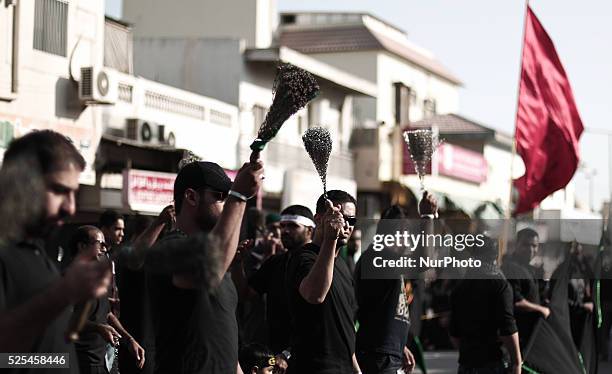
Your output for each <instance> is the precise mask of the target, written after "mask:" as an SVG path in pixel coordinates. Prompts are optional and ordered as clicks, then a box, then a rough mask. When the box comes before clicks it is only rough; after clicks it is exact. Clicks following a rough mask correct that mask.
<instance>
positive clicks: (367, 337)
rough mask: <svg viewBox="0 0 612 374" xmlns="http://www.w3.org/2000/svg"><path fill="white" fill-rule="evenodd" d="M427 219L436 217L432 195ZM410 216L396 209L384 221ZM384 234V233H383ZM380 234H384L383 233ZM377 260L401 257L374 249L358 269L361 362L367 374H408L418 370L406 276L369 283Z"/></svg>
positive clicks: (423, 210) (425, 208) (426, 201)
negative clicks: (410, 335) (411, 347)
mask: <svg viewBox="0 0 612 374" xmlns="http://www.w3.org/2000/svg"><path fill="white" fill-rule="evenodd" d="M419 211H420V214H421V215H423V216H426V215H427V216H429V215H432V216H436V215H437V213H438V208H437V202H436V200H435V198H434V196H433V195H432V194H429V193H427V192H425V194H424V195H423V199H421V202H420V203H419ZM409 216H410V215H409V212H408V211H406V210H405V209H403V208H402V207H400V206H397V205H394V206H392V207H390V208H389V209H387V210H386V211H385V212H384V213H383V214H382V217H381V221H380V224H381V225H380V226H379V227H383V225H384V226H385V229H386V224H385V220H401V219H407V218H408V217H409ZM379 231H384V230H382V229H381V230H379ZM379 233H380V232H379ZM374 257H383V258H385V259H397V258H399V257H400V254H399V253H397V252H396V251H395V250H394V249H392V248H387V247H385V248H383V249H382V250H381V251H374V250H372V248H371V247H370V248H369V249H368V250H367V251H365V253H364V254H363V255H362V256H361V258H360V259H359V261H358V262H357V266H356V269H355V294H356V296H357V303H358V305H359V310H358V313H357V320H358V321H359V330H358V331H357V359H358V361H359V366H360V367H361V369H362V370H363V373H364V374H395V373H397V371H398V370H399V369H404V371H405V372H406V373H410V372H412V370H413V369H414V364H415V362H414V357H413V356H412V353H411V352H410V350H409V349H408V348H407V347H406V346H407V344H408V343H409V342H408V333H409V327H410V315H409V310H408V308H409V304H408V300H407V297H406V292H405V288H404V287H405V284H404V279H403V277H402V276H398V277H397V278H393V279H367V278H369V277H364V273H366V272H368V270H366V269H364V267H372V263H373V261H374Z"/></svg>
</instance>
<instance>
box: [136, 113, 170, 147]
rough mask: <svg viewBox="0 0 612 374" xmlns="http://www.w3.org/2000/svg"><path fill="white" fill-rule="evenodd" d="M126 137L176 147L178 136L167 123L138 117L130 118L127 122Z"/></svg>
mask: <svg viewBox="0 0 612 374" xmlns="http://www.w3.org/2000/svg"><path fill="white" fill-rule="evenodd" d="M125 134H126V138H128V139H130V140H135V141H137V142H139V143H144V144H149V145H167V146H170V147H174V146H175V144H176V137H175V136H174V133H173V132H172V131H168V130H167V128H166V126H165V125H162V124H160V123H155V122H151V121H145V120H142V119H138V118H130V119H128V120H127V123H126V131H125Z"/></svg>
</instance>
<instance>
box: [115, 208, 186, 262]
mask: <svg viewBox="0 0 612 374" xmlns="http://www.w3.org/2000/svg"><path fill="white" fill-rule="evenodd" d="M175 221H176V213H175V211H174V205H168V206H167V207H165V208H164V209H163V210H162V211H161V213H160V214H159V216H158V217H157V218H156V219H155V220H154V221H153V222H152V223H151V225H150V226H149V227H147V229H146V230H145V231H143V232H142V233H141V234H140V235H138V237H136V239H135V240H134V242H133V243H132V251H131V252H130V254H129V257H128V260H127V265H128V267H129V268H130V269H131V270H138V269H140V268H142V266H143V265H144V262H145V257H146V254H147V250H148V249H149V248H151V247H153V245H154V244H155V242H156V241H157V239H158V238H159V235H160V234H161V233H162V231H163V230H164V229H165V228H166V227H171V226H172V224H173V223H174V222H175Z"/></svg>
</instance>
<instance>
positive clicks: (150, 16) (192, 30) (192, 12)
mask: <svg viewBox="0 0 612 374" xmlns="http://www.w3.org/2000/svg"><path fill="white" fill-rule="evenodd" d="M275 15H276V0H224V1H218V0H181V1H179V2H177V1H158V0H128V1H123V17H124V19H125V20H126V21H128V22H130V23H132V24H134V35H135V36H136V37H162V38H168V37H171V38H172V37H187V38H205V37H206V38H237V39H245V40H246V44H247V46H248V47H259V48H265V47H268V46H269V45H270V41H271V38H272V32H273V27H275V24H276V16H275Z"/></svg>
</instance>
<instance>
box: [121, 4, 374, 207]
mask: <svg viewBox="0 0 612 374" xmlns="http://www.w3.org/2000/svg"><path fill="white" fill-rule="evenodd" d="M239 3H240V6H238V2H236V1H228V2H218V1H200V2H198V4H197V5H196V4H192V6H190V7H187V6H185V7H171V6H170V5H168V4H164V3H161V2H155V3H151V2H148V1H144V0H143V1H137V0H134V1H130V2H124V8H123V10H124V12H123V14H124V17H125V19H126V20H127V21H129V22H131V23H133V27H134V50H135V58H134V67H135V71H136V73H137V74H138V75H142V76H144V77H146V78H148V79H152V80H156V81H158V82H161V83H164V84H168V85H171V86H175V87H179V88H182V89H186V90H190V91H193V92H195V93H199V94H202V95H206V96H210V97H215V98H217V99H219V100H223V101H225V102H228V103H230V104H232V105H235V106H237V107H238V109H239V114H238V116H239V123H240V133H239V135H238V147H234V148H230V147H229V146H228V148H227V150H226V152H236V153H237V155H238V159H239V160H247V159H248V157H249V154H250V150H249V148H248V146H249V144H250V143H251V142H252V141H253V140H254V139H255V137H256V133H257V129H258V127H259V125H260V124H261V123H262V122H263V119H264V117H265V114H266V112H267V111H268V108H269V107H270V105H271V103H272V84H273V80H274V76H275V69H276V65H277V63H278V61H282V62H288V63H291V64H293V65H295V66H298V67H301V68H303V69H305V70H307V71H309V72H310V73H312V74H313V75H314V76H315V78H316V79H317V81H318V82H319V85H320V86H321V93H320V95H319V96H318V97H317V98H316V99H315V100H313V102H312V103H311V104H309V105H308V106H307V107H306V108H304V109H303V110H301V111H300V112H298V113H297V114H296V115H294V116H293V117H292V118H290V119H289V120H288V121H287V123H286V124H285V125H284V126H283V128H282V129H281V131H280V132H279V134H278V136H277V137H276V138H275V139H274V140H273V141H272V142H271V143H270V144H269V145H268V146H267V148H266V150H265V151H264V152H263V153H262V158H263V161H264V163H265V164H266V179H265V181H264V186H263V190H264V194H263V199H262V204H261V206H262V207H263V208H265V209H271V210H279V209H281V208H282V207H283V206H287V205H290V204H296V203H300V204H306V205H309V206H310V207H311V208H314V204H315V202H316V199H317V198H318V196H319V195H320V194H321V193H322V192H323V189H322V186H321V182H320V179H319V177H318V175H317V174H316V172H315V170H314V167H313V165H312V163H311V161H310V159H309V158H308V155H307V154H306V152H305V151H304V148H303V145H302V140H301V135H302V134H303V133H304V132H305V131H306V129H308V128H309V127H312V126H316V125H322V126H325V127H327V128H328V129H329V130H330V132H331V134H332V138H333V140H334V144H333V150H332V155H331V159H330V163H329V169H328V186H329V188H337V189H343V190H346V191H348V192H350V193H352V194H356V192H357V184H356V182H355V178H354V166H353V158H352V153H351V151H350V149H349V142H350V140H351V133H352V129H353V128H354V126H355V123H356V120H355V118H354V113H355V111H354V110H353V103H354V101H355V100H359V99H360V98H363V97H369V98H372V99H374V98H375V97H376V95H377V94H378V89H377V86H376V84H375V83H373V82H371V81H369V80H367V79H364V78H363V77H360V76H357V75H355V74H352V73H350V72H347V71H346V70H345V69H343V68H342V67H338V66H334V65H331V64H328V63H325V62H322V61H320V60H318V59H315V58H313V57H311V56H308V55H306V54H303V53H300V52H298V51H296V50H294V49H291V48H288V47H286V46H282V45H280V46H279V45H278V44H277V43H275V42H274V40H273V37H274V32H275V22H273V21H274V19H276V16H274V17H273V18H274V19H273V20H272V22H271V21H270V20H271V18H270V16H269V15H270V14H274V15H276V10H275V2H274V1H267V0H265V1H262V0H259V1H253V2H248V4H247V5H245V6H242V5H244V3H243V2H239ZM213 9H214V11H212V10H213ZM193 14H197V15H198V16H197V17H196V16H193ZM162 19H164V20H165V21H162ZM177 20H180V23H181V24H180V25H179V24H177V22H179V21H177ZM253 20H255V21H256V22H255V24H252V23H251V22H252V21H253ZM140 22H142V23H140ZM152 25H155V26H154V27H153V26H152ZM220 141H224V142H225V141H227V139H220ZM224 144H225V143H224Z"/></svg>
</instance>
